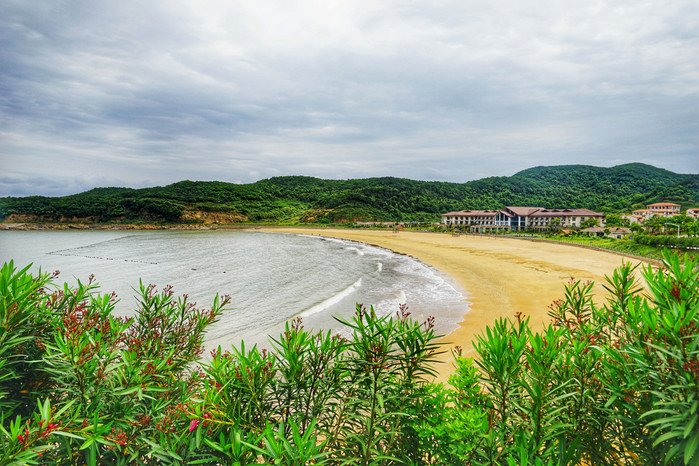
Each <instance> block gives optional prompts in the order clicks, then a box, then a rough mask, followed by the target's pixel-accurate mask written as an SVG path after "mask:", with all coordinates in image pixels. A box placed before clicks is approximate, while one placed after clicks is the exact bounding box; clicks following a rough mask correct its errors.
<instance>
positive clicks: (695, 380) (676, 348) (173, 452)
mask: <svg viewBox="0 0 699 466" xmlns="http://www.w3.org/2000/svg"><path fill="white" fill-rule="evenodd" d="M634 273H635V271H634V269H633V268H632V267H631V266H629V265H625V266H622V267H621V268H619V269H618V270H616V271H615V272H614V274H613V275H611V276H610V277H608V283H607V285H606V286H607V289H608V290H609V292H610V296H611V297H610V298H609V299H608V301H607V302H606V304H604V305H601V306H600V305H596V304H595V303H593V301H592V296H591V289H592V284H590V283H582V282H578V281H571V282H570V283H568V284H567V285H566V287H565V292H564V297H563V298H562V299H561V300H559V301H557V302H555V303H553V304H552V306H551V310H550V315H551V318H552V322H551V324H550V325H549V326H548V327H547V328H546V329H544V330H543V331H542V332H540V333H535V332H533V331H532V330H531V328H530V327H529V325H528V319H527V318H525V317H523V316H517V317H516V319H515V320H511V321H510V320H499V321H497V322H495V324H494V325H493V326H492V327H490V328H488V329H487V330H486V331H485V332H484V333H483V334H482V335H481V336H480V337H479V338H478V341H477V342H476V349H477V352H478V358H477V359H476V361H475V364H474V363H473V361H471V360H470V359H466V358H463V357H461V356H460V355H459V353H458V350H457V352H456V354H455V361H454V365H455V371H454V374H453V375H452V376H451V377H450V379H449V385H448V386H444V385H442V384H435V383H432V382H431V380H432V377H433V375H434V372H435V369H434V367H435V363H434V358H435V355H436V354H437V350H438V348H437V345H436V344H435V334H434V331H433V329H432V322H431V321H428V322H426V323H423V324H420V323H417V322H415V321H414V320H412V319H411V318H410V316H409V313H408V312H407V311H406V309H405V308H402V309H400V310H399V312H398V313H397V314H396V315H395V316H385V317H382V316H378V315H376V313H375V312H374V311H373V309H371V308H370V309H366V308H364V307H363V306H361V305H358V306H357V312H356V314H355V316H354V318H353V319H351V320H349V321H343V322H342V323H343V324H345V325H346V326H347V327H348V328H349V329H350V331H351V333H352V337H351V338H349V339H345V338H342V337H340V336H338V335H332V334H331V333H322V332H321V333H312V332H309V331H308V330H306V329H304V328H303V326H302V324H301V322H300V321H298V320H297V321H293V322H290V323H289V324H287V327H286V331H285V332H284V333H282V334H281V335H280V336H279V337H278V338H276V339H274V340H273V341H272V342H271V345H272V350H271V351H265V350H261V349H259V348H257V347H253V348H246V347H245V346H244V345H243V344H242V343H241V345H240V347H234V348H232V350H231V351H222V350H220V349H219V350H218V351H215V352H214V353H213V354H212V355H211V357H210V358H204V359H200V354H201V348H202V340H203V335H204V332H205V330H206V327H207V326H208V325H210V324H211V323H212V322H214V321H215V320H216V319H217V317H218V316H219V315H220V313H221V312H223V310H224V308H225V306H226V304H227V303H228V301H229V298H223V299H218V298H217V299H216V300H215V301H214V303H213V305H212V306H211V308H210V309H208V310H200V309H197V308H195V307H194V306H192V305H191V304H190V303H188V301H187V299H186V298H180V299H176V298H175V297H173V293H172V290H171V289H169V288H166V289H165V290H163V291H162V292H159V293H157V292H155V290H154V288H153V287H152V286H143V285H142V286H141V297H140V298H141V299H140V305H139V308H138V310H137V313H136V314H135V317H134V318H132V319H129V320H124V319H120V318H117V317H114V316H113V315H112V309H113V306H114V298H113V296H110V295H106V296H105V295H99V294H97V293H95V292H94V284H92V283H88V284H79V285H78V286H77V287H76V288H75V289H71V288H69V287H67V286H66V285H64V286H62V287H57V286H55V285H53V284H52V283H51V280H52V279H53V278H55V277H51V276H48V275H45V274H40V275H38V276H36V275H32V274H30V273H29V272H28V268H25V269H22V270H17V269H15V268H14V265H13V264H12V263H9V264H5V265H4V266H3V268H2V270H1V271H0V464H39V463H40V464H231V465H235V464H241V465H242V464H258V463H265V464H285V465H286V464H348V465H370V464H371V465H393V464H409V465H424V464H449V465H459V464H464V465H466V464H507V465H520V464H578V463H581V462H586V463H587V464H599V465H606V464H639V465H646V464H696V463H697V462H698V461H699V446H698V445H699V424H698V423H697V417H698V416H699V413H697V405H698V404H699V332H698V331H697V324H698V323H699V293H697V285H698V275H699V268H698V267H697V263H696V262H695V261H693V260H691V259H687V258H686V259H685V262H684V264H683V265H681V264H680V261H679V258H678V257H677V256H669V255H668V256H666V257H665V267H664V268H662V269H660V270H653V269H651V268H650V267H648V268H647V269H645V270H643V277H644V279H645V282H646V290H645V293H646V294H645V295H642V294H641V293H642V291H641V287H640V286H639V285H638V284H637V283H636V282H635V280H634Z"/></svg>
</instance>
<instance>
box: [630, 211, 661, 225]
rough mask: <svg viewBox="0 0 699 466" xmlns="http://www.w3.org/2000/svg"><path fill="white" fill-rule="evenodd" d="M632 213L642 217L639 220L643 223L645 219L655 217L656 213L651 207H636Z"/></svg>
mask: <svg viewBox="0 0 699 466" xmlns="http://www.w3.org/2000/svg"><path fill="white" fill-rule="evenodd" d="M631 215H633V216H634V217H638V218H639V219H640V220H639V221H640V222H641V223H643V222H644V221H646V220H648V219H649V218H651V217H653V216H654V215H655V213H654V212H653V211H652V210H649V209H636V210H634V211H633V212H631Z"/></svg>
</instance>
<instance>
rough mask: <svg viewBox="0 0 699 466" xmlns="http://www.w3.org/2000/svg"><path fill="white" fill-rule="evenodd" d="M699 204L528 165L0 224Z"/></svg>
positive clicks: (90, 206)
mask: <svg viewBox="0 0 699 466" xmlns="http://www.w3.org/2000/svg"><path fill="white" fill-rule="evenodd" d="M657 201H671V202H676V203H678V204H681V205H682V208H683V209H685V208H686V207H693V206H696V205H699V175H696V174H693V175H683V174H677V173H673V172H670V171H667V170H663V169H659V168H655V167H652V166H650V165H644V164H640V163H633V164H626V165H619V166H616V167H612V168H601V167H592V166H587V165H565V166H555V167H535V168H530V169H527V170H524V171H521V172H519V173H517V174H515V175H513V176H511V177H491V178H484V179H481V180H476V181H471V182H468V183H446V182H431V181H414V180H409V179H402V178H366V179H353V180H322V179H318V178H312V177H303V176H285V177H275V178H270V179H266V180H261V181H258V182H256V183H251V184H244V185H240V184H232V183H223V182H217V181H210V182H203V181H180V182H178V183H174V184H171V185H168V186H159V187H154V188H143V189H131V188H95V189H92V190H90V191H86V192H84V193H80V194H75V195H71V196H64V197H40V196H31V197H23V198H12V197H8V198H0V219H3V220H5V221H17V220H22V221H44V222H46V221H95V222H133V221H157V222H193V223H197V222H218V223H238V222H318V223H329V222H347V221H359V220H382V221H406V220H417V221H436V220H438V219H439V216H440V215H441V214H442V213H444V212H447V211H451V210H460V209H498V208H502V207H504V206H508V205H528V206H538V207H547V208H561V207H577V208H587V209H592V210H597V211H603V212H623V211H629V210H631V209H632V208H637V207H641V206H643V205H645V204H647V203H650V202H657Z"/></svg>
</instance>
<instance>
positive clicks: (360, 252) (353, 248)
mask: <svg viewBox="0 0 699 466" xmlns="http://www.w3.org/2000/svg"><path fill="white" fill-rule="evenodd" d="M346 249H347V250H348V251H354V252H356V253H357V255H358V256H363V255H364V252H363V251H360V250H359V248H355V247H349V248H346Z"/></svg>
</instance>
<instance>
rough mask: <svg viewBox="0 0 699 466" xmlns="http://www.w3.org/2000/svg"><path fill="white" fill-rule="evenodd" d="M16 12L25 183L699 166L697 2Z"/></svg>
mask: <svg viewBox="0 0 699 466" xmlns="http://www.w3.org/2000/svg"><path fill="white" fill-rule="evenodd" d="M0 8H2V10H3V11H0V41H1V42H2V43H3V47H2V48H0V60H1V61H2V63H3V67H2V69H1V70H0V118H1V119H2V121H3V126H4V128H5V129H4V131H6V133H5V134H3V135H2V136H0V137H3V138H4V139H6V142H5V143H3V145H2V146H0V156H1V157H2V159H3V165H7V167H8V170H11V171H12V173H14V174H17V176H18V177H19V178H16V179H19V180H21V179H26V180H28V179H30V178H31V177H33V176H34V177H36V178H37V179H51V178H52V177H50V176H48V175H47V174H46V173H41V170H44V168H43V165H44V164H40V163H37V161H38V160H41V159H42V158H44V159H47V160H52V161H54V162H55V163H53V164H52V165H53V166H54V167H55V166H58V167H61V166H62V165H65V166H68V165H71V164H73V165H75V164H76V163H77V167H80V168H82V167H87V166H88V165H89V166H92V167H96V168H95V169H96V170H97V171H98V172H100V173H103V174H104V175H103V176H104V177H105V179H104V180H101V181H97V180H96V179H95V180H93V179H86V180H85V182H86V183H88V184H89V183H90V182H102V181H103V182H105V183H107V184H118V183H121V184H126V185H133V186H136V185H138V184H139V183H141V182H142V181H143V179H144V178H148V180H149V181H152V182H153V183H156V184H165V183H169V182H174V181H177V180H180V179H184V178H188V179H221V180H222V181H235V182H250V181H255V180H256V179H259V178H260V177H267V176H272V175H283V174H303V175H312V176H320V177H330V178H337V177H339V178H348V177H363V176H386V175H394V176H403V177H408V178H422V179H442V180H447V181H467V180H469V179H473V178H478V177H483V176H493V175H511V174H513V173H514V172H516V171H517V170H520V169H524V168H528V167H530V166H533V165H549V164H562V163H593V164H599V165H609V164H611V163H624V162H631V161H653V163H654V164H655V165H658V166H662V167H664V168H668V169H671V170H674V171H679V172H696V171H699V166H698V165H699V163H698V162H697V160H699V157H698V155H699V154H698V152H699V140H698V136H697V134H699V128H697V124H698V123H697V122H698V121H699V80H698V79H697V76H698V75H699V64H697V62H696V56H699V39H698V37H699V35H698V33H697V31H699V20H698V19H697V18H699V9H698V7H697V5H695V4H694V3H693V2H690V1H685V0H671V1H665V2H645V3H643V4H641V5H639V4H637V2H631V1H629V0H617V1H614V2H612V1H609V2H597V3H595V4H587V3H584V2H583V3H577V4H565V5H564V4H559V3H555V2H553V3H544V4H541V3H540V2H537V3H532V2H528V1H527V2H522V1H514V0H512V1H505V2H497V3H493V2H486V1H473V0H472V1H468V2H461V1H445V2H439V3H434V4H430V5H427V4H416V3H405V2H397V1H396V2H381V3H380V4H362V5H359V4H357V3H356V2H349V1H340V0H327V1H326V2H313V1H299V2H288V3H283V4H279V3H278V2H271V1H269V2H268V1H260V2H255V3H243V4H232V3H230V2H224V1H213V0H212V1H211V2H207V3H205V4H201V3H198V2H190V1H186V0H181V1H174V2H167V3H166V2H162V3H161V2H147V3H145V4H143V3H142V2H135V1H123V2H108V3H104V2H98V3H95V2H87V1H67V0H66V1H50V2H49V1H37V2H21V1H13V0H6V1H5V2H3V5H2V6H1V7H0ZM612 161H613V162H612ZM474 167H476V168H474ZM144 174H147V176H144ZM55 176H58V177H59V178H61V177H65V179H66V180H71V179H73V178H71V176H72V175H71V173H70V171H69V170H67V169H63V168H59V169H58V170H56V173H55ZM110 177H111V178H110ZM81 183H82V182H80V183H78V182H73V181H66V182H65V183H63V186H64V188H63V191H61V188H60V187H57V186H55V185H51V184H50V183H46V182H42V183H38V182H35V183H33V184H31V185H30V184H27V186H25V187H24V188H23V189H24V192H26V193H32V192H36V193H52V194H60V193H63V194H66V193H69V192H70V190H71V189H80V187H81V186H83V184H81ZM59 184H60V183H59ZM16 186H17V183H15V184H11V183H5V184H2V185H0V195H2V194H3V193H5V192H8V193H9V192H17V188H16ZM32 189H34V190H36V191H32Z"/></svg>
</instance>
